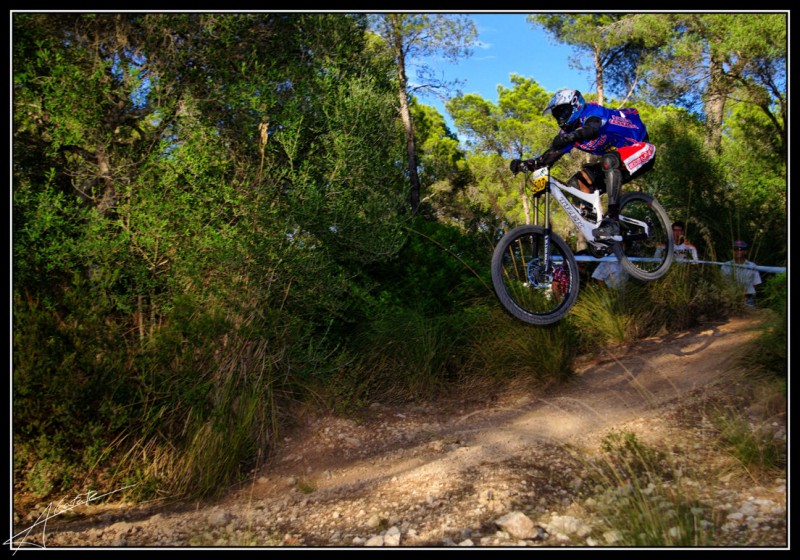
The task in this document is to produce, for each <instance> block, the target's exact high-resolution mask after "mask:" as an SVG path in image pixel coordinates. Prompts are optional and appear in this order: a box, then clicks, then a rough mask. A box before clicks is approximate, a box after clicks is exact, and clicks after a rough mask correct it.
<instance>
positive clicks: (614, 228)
mask: <svg viewBox="0 0 800 560" xmlns="http://www.w3.org/2000/svg"><path fill="white" fill-rule="evenodd" d="M592 235H594V236H595V237H614V236H616V235H619V222H618V221H617V220H614V219H612V218H603V221H601V222H600V225H599V226H598V227H596V228H595V229H593V230H592Z"/></svg>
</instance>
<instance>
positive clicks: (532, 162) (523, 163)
mask: <svg viewBox="0 0 800 560" xmlns="http://www.w3.org/2000/svg"><path fill="white" fill-rule="evenodd" d="M509 167H510V169H511V173H513V174H514V175H516V174H517V173H520V172H521V173H530V172H531V171H536V170H537V169H540V168H542V167H547V166H546V165H545V164H544V163H543V162H542V159H541V157H540V156H537V157H535V158H533V159H524V160H523V159H512V160H511V164H510V165H509Z"/></svg>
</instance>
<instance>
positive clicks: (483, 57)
mask: <svg viewBox="0 0 800 560" xmlns="http://www.w3.org/2000/svg"><path fill="white" fill-rule="evenodd" d="M527 15H528V14H527V13H481V14H470V16H471V17H472V19H473V21H474V22H475V26H476V28H477V30H478V41H479V45H478V46H477V47H475V48H474V50H473V51H474V52H473V55H472V56H471V57H469V58H466V59H461V60H460V61H459V62H458V63H457V64H446V63H444V62H435V63H433V66H434V67H435V68H436V69H437V71H440V72H443V73H444V77H445V79H448V80H451V79H456V78H457V79H459V80H465V81H466V83H465V84H464V85H463V86H462V90H463V92H464V93H476V94H478V95H480V96H481V97H483V98H484V99H486V100H488V101H491V102H493V103H496V102H497V86H498V85H503V86H504V87H507V88H510V87H511V79H510V76H511V74H520V75H521V76H524V77H526V78H531V79H533V80H536V82H537V83H539V84H540V85H541V86H542V87H543V88H545V89H546V90H548V91H553V92H555V91H556V90H558V89H561V88H574V89H578V90H580V91H581V92H591V91H593V90H594V88H593V87H592V85H591V82H590V81H589V77H588V73H587V72H586V71H582V70H576V69H573V68H571V67H570V61H569V58H570V56H574V52H573V49H572V47H569V46H565V45H556V44H554V42H553V40H552V39H550V37H549V36H548V35H547V34H546V33H545V32H544V31H543V30H542V29H541V28H536V29H534V28H533V26H532V25H531V24H530V23H528V22H527V21H526V18H527ZM585 62H586V61H584V63H585ZM420 100H421V102H422V103H424V104H426V105H432V106H433V107H436V108H437V109H438V110H439V112H440V113H442V114H443V115H444V116H445V118H446V119H447V121H448V125H449V126H451V128H452V122H451V121H450V119H449V117H448V115H447V112H446V111H445V109H444V105H443V104H442V103H441V102H440V101H438V100H437V99H435V98H434V97H433V96H425V97H421V98H420ZM453 132H455V129H453Z"/></svg>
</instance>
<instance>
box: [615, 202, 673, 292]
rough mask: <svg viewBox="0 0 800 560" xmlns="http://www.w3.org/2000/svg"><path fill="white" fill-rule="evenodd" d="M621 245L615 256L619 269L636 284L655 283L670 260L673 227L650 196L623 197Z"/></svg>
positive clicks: (620, 207) (621, 204)
mask: <svg viewBox="0 0 800 560" xmlns="http://www.w3.org/2000/svg"><path fill="white" fill-rule="evenodd" d="M619 225H620V232H621V233H622V241H621V242H619V243H615V244H614V254H615V255H616V256H617V259H618V260H619V262H620V264H621V265H622V268H624V269H625V271H627V272H628V273H629V274H630V275H631V276H633V277H634V278H636V279H638V280H644V281H650V280H657V279H658V278H661V277H662V276H664V274H666V272H667V270H669V267H670V265H671V264H672V260H673V253H672V250H673V242H672V224H671V222H670V221H669V216H667V212H666V211H665V210H664V208H663V207H662V206H661V204H659V203H658V202H657V201H656V200H655V199H654V198H653V197H652V196H650V195H649V194H645V193H640V192H629V193H625V194H624V195H622V197H621V198H620V203H619Z"/></svg>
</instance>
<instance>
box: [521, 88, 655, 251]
mask: <svg viewBox="0 0 800 560" xmlns="http://www.w3.org/2000/svg"><path fill="white" fill-rule="evenodd" d="M543 114H544V115H550V114H552V115H553V117H554V118H555V119H556V122H557V123H558V126H559V128H561V131H560V132H559V133H558V136H556V137H555V138H553V141H552V143H551V145H550V148H548V150H547V151H546V152H545V153H544V154H542V155H541V156H539V157H538V158H534V159H529V160H525V161H521V160H518V159H515V160H512V161H511V171H512V172H513V173H514V174H516V173H518V172H519V171H523V170H528V171H532V170H533V169H536V168H538V167H542V166H545V165H546V166H552V165H554V164H555V163H556V162H557V161H558V160H559V159H561V157H562V156H563V155H564V154H566V153H568V152H569V151H570V150H572V148H578V149H579V150H582V151H584V152H588V153H590V154H594V155H597V156H600V162H599V163H589V164H584V165H583V167H582V168H581V170H580V171H578V172H577V173H576V174H575V175H573V176H572V178H570V180H569V181H567V184H568V185H570V186H571V187H573V188H579V189H580V190H581V191H583V192H592V191H594V190H595V189H605V192H606V193H607V194H608V212H607V213H606V216H605V217H604V218H603V220H602V221H601V222H600V225H599V226H598V227H597V228H595V229H594V230H592V234H593V235H594V236H595V237H597V238H608V237H613V236H616V235H619V234H620V231H619V199H620V195H621V192H620V191H621V186H622V185H623V184H625V183H627V182H629V181H631V180H633V179H635V178H636V177H639V176H640V175H643V174H644V173H647V172H648V171H650V170H651V169H652V168H653V165H654V164H655V156H656V147H655V146H654V145H653V144H650V143H649V142H648V135H647V128H646V127H645V125H644V123H642V121H641V119H640V118H639V112H638V111H637V110H636V109H608V108H606V107H603V106H602V105H598V104H596V103H587V102H586V101H585V100H584V99H583V96H582V95H581V92H579V91H578V90H575V89H562V90H560V91H558V92H557V93H556V94H555V95H554V96H553V98H552V99H551V100H550V103H548V104H547V107H545V110H544V113H543Z"/></svg>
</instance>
